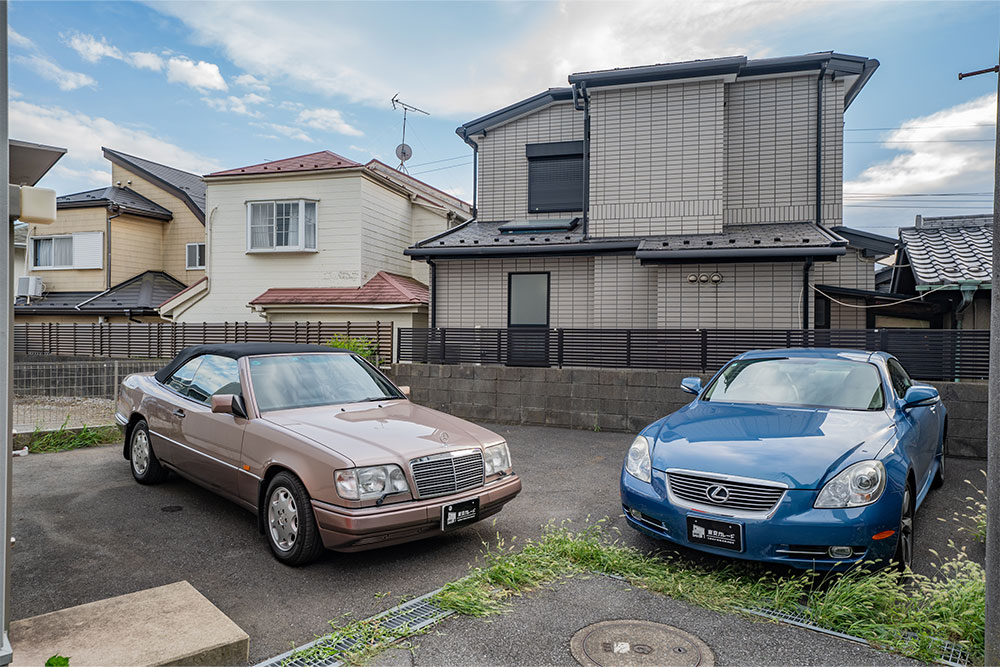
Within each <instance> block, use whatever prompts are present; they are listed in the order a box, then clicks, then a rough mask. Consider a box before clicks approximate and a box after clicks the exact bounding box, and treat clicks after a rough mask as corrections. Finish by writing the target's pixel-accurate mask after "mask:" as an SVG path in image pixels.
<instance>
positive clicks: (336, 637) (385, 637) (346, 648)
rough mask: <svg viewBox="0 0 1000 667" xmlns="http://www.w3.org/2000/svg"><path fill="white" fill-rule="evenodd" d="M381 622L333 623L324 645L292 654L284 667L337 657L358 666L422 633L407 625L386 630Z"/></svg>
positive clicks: (370, 619)
mask: <svg viewBox="0 0 1000 667" xmlns="http://www.w3.org/2000/svg"><path fill="white" fill-rule="evenodd" d="M382 620H383V619H380V618H368V619H365V620H362V621H354V622H353V623H348V624H347V625H344V626H337V625H336V624H335V622H334V621H330V626H331V627H332V628H333V632H331V633H330V634H328V635H324V636H323V638H322V639H323V641H322V642H321V643H318V644H314V645H313V646H310V647H309V648H305V649H299V650H296V651H293V652H292V654H291V655H290V656H288V657H287V658H285V660H284V661H282V663H281V664H282V666H284V665H287V664H289V663H291V662H294V661H296V660H300V659H301V661H302V662H323V661H325V660H329V659H330V658H336V660H338V661H339V662H341V663H346V664H359V663H362V662H364V661H365V660H367V659H368V658H370V657H372V656H373V655H376V654H378V653H381V652H382V651H384V650H385V649H387V648H389V646H391V645H392V644H394V643H396V642H397V641H400V640H401V639H405V638H407V637H412V636H415V635H418V634H422V633H423V631H419V632H414V631H411V630H410V628H409V627H408V626H406V625H402V626H400V627H397V628H387V627H385V626H384V625H383V624H382Z"/></svg>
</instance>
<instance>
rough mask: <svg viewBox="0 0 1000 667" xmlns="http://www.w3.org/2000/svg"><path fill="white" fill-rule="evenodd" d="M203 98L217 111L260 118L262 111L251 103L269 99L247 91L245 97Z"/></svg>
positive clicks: (259, 102) (260, 102) (261, 102)
mask: <svg viewBox="0 0 1000 667" xmlns="http://www.w3.org/2000/svg"><path fill="white" fill-rule="evenodd" d="M202 99H203V100H204V101H205V103H206V104H207V105H208V106H210V107H212V108H213V109H215V110H216V111H226V112H229V113H236V114H240V115H243V116H250V117H251V118H259V117H260V116H261V113H260V111H257V110H255V109H251V108H250V107H251V105H254V104H263V103H264V102H266V101H267V98H266V97H261V96H260V95H258V94H256V93H247V94H246V95H244V96H243V97H236V96H235V95H229V96H228V97H215V98H213V97H203V98H202Z"/></svg>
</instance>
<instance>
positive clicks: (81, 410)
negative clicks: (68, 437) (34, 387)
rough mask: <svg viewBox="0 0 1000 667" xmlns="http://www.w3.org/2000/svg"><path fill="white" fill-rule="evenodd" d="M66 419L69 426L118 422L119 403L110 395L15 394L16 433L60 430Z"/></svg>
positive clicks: (102, 424)
mask: <svg viewBox="0 0 1000 667" xmlns="http://www.w3.org/2000/svg"><path fill="white" fill-rule="evenodd" d="M67 419H68V420H69V421H68V422H66V420H67ZM63 422H66V427H67V428H74V427H80V426H104V425H107V424H114V423H115V402H114V400H112V399H107V398H79V397H74V396H16V397H14V432H15V433H24V432H27V431H34V430H35V429H36V428H40V429H43V430H48V429H57V428H59V427H60V426H62V424H63Z"/></svg>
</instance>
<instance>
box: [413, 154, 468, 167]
mask: <svg viewBox="0 0 1000 667" xmlns="http://www.w3.org/2000/svg"><path fill="white" fill-rule="evenodd" d="M462 158H465V159H468V158H469V156H468V155H456V156H455V157H446V158H441V159H440V160H431V161H430V162H421V163H420V164H411V165H410V166H411V167H425V166H427V165H429V164H438V163H440V162H451V161H452V160H461V159H462Z"/></svg>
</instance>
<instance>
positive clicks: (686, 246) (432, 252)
mask: <svg viewBox="0 0 1000 667" xmlns="http://www.w3.org/2000/svg"><path fill="white" fill-rule="evenodd" d="M534 222H538V223H545V222H547V221H546V220H537V221H534ZM508 224H509V221H497V222H479V221H472V222H469V223H467V224H464V225H459V226H458V227H456V228H454V229H452V230H450V231H448V232H445V233H443V234H438V235H437V236H432V237H431V238H429V239H425V240H423V241H420V242H419V243H417V244H416V245H415V246H413V247H412V248H409V249H407V250H406V254H407V255H410V256H414V257H435V256H451V257H456V256H477V255H515V254H517V255H534V254H546V253H550V254H567V253H570V254H582V255H587V254H597V253H600V252H622V251H629V250H634V251H637V252H636V256H637V257H639V258H640V259H647V260H656V261H662V260H667V259H671V258H684V259H688V260H689V261H697V259H698V258H704V259H713V260H722V259H724V258H727V257H731V256H734V255H735V256H737V257H740V256H748V257H757V256H758V255H760V254H761V251H764V250H767V251H769V252H770V254H771V255H774V256H781V255H789V256H791V254H797V255H803V256H805V255H810V254H813V255H821V254H843V252H844V251H843V250H842V248H843V247H844V246H846V245H847V241H845V240H844V239H842V238H840V237H839V236H837V235H835V234H831V233H830V232H827V231H825V230H822V229H820V228H819V227H817V226H816V225H815V224H813V223H811V222H796V223H774V224H760V225H727V226H726V227H724V228H723V231H722V232H721V233H719V234H677V235H672V236H658V237H631V238H618V239H603V238H590V239H586V240H585V239H584V237H583V225H580V224H577V225H576V226H574V227H573V228H571V229H569V230H538V231H519V232H517V233H509V232H505V231H502V229H501V228H502V227H504V226H505V225H508Z"/></svg>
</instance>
